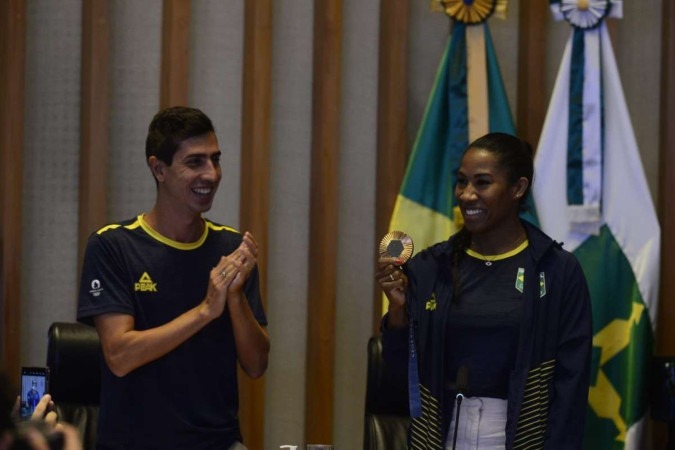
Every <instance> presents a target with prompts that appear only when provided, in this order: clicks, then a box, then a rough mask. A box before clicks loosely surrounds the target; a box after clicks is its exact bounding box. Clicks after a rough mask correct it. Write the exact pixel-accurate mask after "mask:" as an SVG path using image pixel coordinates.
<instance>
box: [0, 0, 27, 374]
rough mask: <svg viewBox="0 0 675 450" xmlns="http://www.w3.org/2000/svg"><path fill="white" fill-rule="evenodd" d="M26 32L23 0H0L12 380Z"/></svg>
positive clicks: (1, 300)
mask: <svg viewBox="0 0 675 450" xmlns="http://www.w3.org/2000/svg"><path fill="white" fill-rule="evenodd" d="M25 36H26V4H25V1H24V0H6V1H2V2H0V215H1V218H0V283H1V284H2V292H1V293H0V304H1V305H2V318H1V319H2V331H1V333H2V335H1V336H0V343H1V344H2V352H1V353H0V356H1V357H2V359H1V364H2V366H4V369H5V370H6V371H7V373H8V374H9V375H10V377H11V379H12V380H13V381H14V382H15V383H16V382H18V374H19V366H20V364H21V362H20V352H21V252H22V248H21V241H22V238H21V226H22V214H21V191H22V185H23V178H22V176H23V158H22V153H23V147H24V144H23V136H24V90H25V83H24V73H25V68H24V65H25V60H26V56H25V52H26V38H25Z"/></svg>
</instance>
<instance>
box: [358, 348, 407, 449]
mask: <svg viewBox="0 0 675 450" xmlns="http://www.w3.org/2000/svg"><path fill="white" fill-rule="evenodd" d="M408 414H409V412H408V390H407V375H406V374H405V373H403V374H400V373H393V372H392V371H388V370H387V367H386V365H385V363H384V360H383V359H382V339H381V338H380V336H374V337H372V338H370V340H369V341H368V376H367V380H366V417H365V430H364V435H363V448H364V450H399V449H407V448H408V426H409V425H410V418H409V416H408Z"/></svg>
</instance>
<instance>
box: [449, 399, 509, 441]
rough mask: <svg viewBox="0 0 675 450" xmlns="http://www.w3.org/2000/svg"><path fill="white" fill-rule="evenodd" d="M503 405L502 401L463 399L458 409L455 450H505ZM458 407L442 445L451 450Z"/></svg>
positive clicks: (504, 403)
mask: <svg viewBox="0 0 675 450" xmlns="http://www.w3.org/2000/svg"><path fill="white" fill-rule="evenodd" d="M506 405H507V401H506V400H503V399H501V398H489V397H465V398H464V399H463V400H462V404H461V405H460V408H459V425H458V427H457V446H456V447H455V449H456V450H504V448H505V446H506ZM456 407H457V404H456V403H455V410H454V411H453V412H452V422H451V423H450V430H449V431H448V437H447V439H446V441H445V450H453V449H452V441H453V437H454V433H455V419H456V417H457V410H456Z"/></svg>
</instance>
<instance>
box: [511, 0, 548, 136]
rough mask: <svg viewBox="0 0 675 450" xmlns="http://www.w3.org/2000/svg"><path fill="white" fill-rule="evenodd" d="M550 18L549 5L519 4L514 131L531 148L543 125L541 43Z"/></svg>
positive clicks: (545, 101) (535, 1) (543, 57)
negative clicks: (516, 131)
mask: <svg viewBox="0 0 675 450" xmlns="http://www.w3.org/2000/svg"><path fill="white" fill-rule="evenodd" d="M550 16H551V12H550V9H549V4H548V2H543V1H541V0H521V1H520V5H519V24H518V67H519V70H518V97H517V100H516V103H517V116H516V129H517V130H518V134H519V135H520V137H521V138H523V139H525V140H526V141H527V142H529V143H530V145H531V146H532V148H534V149H536V148H537V145H538V144H539V134H540V133H541V129H542V127H543V126H544V120H545V118H546V108H547V106H548V98H546V93H547V90H546V71H545V70H544V67H546V46H545V45H544V43H545V42H546V33H547V32H548V24H549V23H550V20H551V19H550ZM533 68H535V69H533ZM536 68H539V69H536Z"/></svg>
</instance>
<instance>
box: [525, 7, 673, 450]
mask: <svg viewBox="0 0 675 450" xmlns="http://www.w3.org/2000/svg"><path fill="white" fill-rule="evenodd" d="M551 6H552V8H553V11H554V13H555V15H556V17H557V18H565V19H567V21H568V22H570V23H571V24H572V25H573V28H572V33H571V36H570V38H569V41H568V44H567V48H566V49H565V53H564V56H563V60H562V63H561V65H560V71H559V73H558V78H557V81H556V84H555V88H554V91H553V96H552V98H551V102H550V105H549V109H548V113H547V117H546V121H545V123H544V129H543V131H542V135H541V140H540V142H539V149H538V151H537V156H536V159H535V174H536V176H535V183H534V189H533V194H534V198H535V204H536V207H537V214H538V218H539V223H540V226H541V228H542V229H543V230H544V231H545V232H546V233H547V234H549V235H550V236H552V237H553V238H554V239H556V240H558V241H561V242H564V243H565V248H566V249H567V250H569V251H571V252H573V253H574V255H575V256H576V257H577V259H578V260H579V262H580V263H581V265H582V267H583V269H584V273H585V275H586V278H587V280H588V284H589V288H590V292H591V300H592V307H593V331H594V337H593V356H594V358H593V361H592V369H591V370H592V372H591V386H590V391H589V400H588V402H589V408H588V413H587V423H586V433H585V440H584V449H588V450H591V449H593V450H596V449H616V450H623V449H638V448H640V439H641V434H642V431H643V429H644V426H645V425H646V419H647V417H646V414H647V402H648V395H647V381H648V380H647V373H648V368H649V365H650V362H651V356H652V349H653V341H654V325H655V323H656V310H657V309H656V306H657V304H656V302H657V297H658V288H659V258H660V255H659V248H660V227H659V224H658V220H657V217H656V212H655V209H654V205H653V203H652V201H651V194H650V192H649V189H648V186H647V182H646V179H645V175H644V173H643V170H642V164H641V162H640V155H639V151H638V147H637V143H636V140H635V135H634V133H633V127H632V125H631V122H630V117H629V114H628V108H627V107H626V102H625V98H624V94H623V90H622V87H621V81H620V79H619V73H618V70H617V66H616V61H615V58H614V52H613V49H612V44H611V41H610V38H609V34H608V32H607V27H606V24H605V21H604V19H605V17H607V16H609V17H612V16H614V17H620V16H621V12H622V11H621V2H620V1H616V0H610V1H608V2H591V3H590V4H589V6H588V7H586V8H581V7H579V6H578V2H565V1H564V0H553V1H552V2H551Z"/></svg>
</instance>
